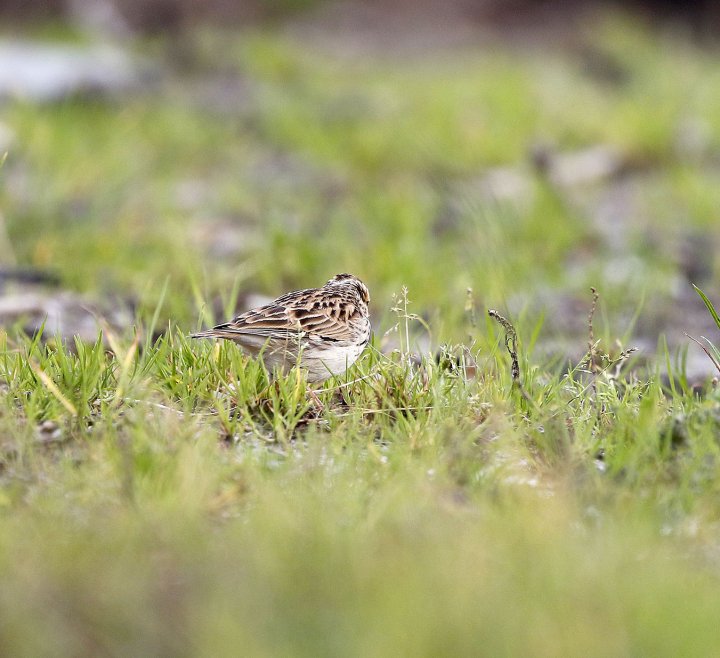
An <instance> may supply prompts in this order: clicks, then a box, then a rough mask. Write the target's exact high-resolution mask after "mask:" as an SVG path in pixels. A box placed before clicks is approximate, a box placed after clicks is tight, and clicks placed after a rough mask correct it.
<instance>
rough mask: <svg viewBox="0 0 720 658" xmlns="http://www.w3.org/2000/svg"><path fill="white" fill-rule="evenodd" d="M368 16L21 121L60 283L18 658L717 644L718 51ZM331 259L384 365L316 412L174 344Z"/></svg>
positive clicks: (23, 479) (604, 34) (334, 19)
mask: <svg viewBox="0 0 720 658" xmlns="http://www.w3.org/2000/svg"><path fill="white" fill-rule="evenodd" d="M347 20H348V19H347V16H345V15H342V16H338V15H337V14H333V13H332V12H328V11H323V12H320V13H318V14H315V15H313V16H312V17H307V16H305V17H299V18H297V19H295V20H293V22H292V24H290V25H284V24H282V25H277V26H275V27H272V28H266V29H255V30H253V31H251V32H247V33H243V34H223V33H220V32H218V31H209V30H199V31H197V32H195V33H192V34H189V35H187V36H186V37H183V38H182V39H180V40H177V41H175V42H173V43H168V42H165V41H162V40H160V41H151V42H143V43H138V44H134V45H133V52H135V54H136V55H138V56H140V57H141V58H142V61H143V64H142V67H141V68H143V70H144V71H145V74H144V75H143V76H141V80H140V81H139V82H138V83H137V84H136V85H135V86H134V87H133V88H132V89H124V90H123V91H122V92H121V93H117V92H116V93H115V94H111V95H110V97H104V96H102V95H100V96H98V95H91V98H88V97H87V94H80V95H79V96H77V97H74V98H69V99H65V100H62V101H56V102H52V103H49V104H48V103H35V102H32V101H30V100H25V101H18V100H15V101H13V102H9V103H6V104H5V105H4V106H3V114H2V117H3V119H2V121H3V124H2V125H3V131H4V132H3V131H0V132H2V134H0V137H1V138H2V139H4V140H5V141H6V143H7V150H8V157H7V160H6V162H5V164H4V166H3V169H2V170H1V173H0V175H1V176H2V178H1V181H2V185H0V208H1V209H2V214H3V218H4V226H3V228H4V234H0V238H1V239H0V252H2V258H3V262H4V263H6V264H12V263H15V264H17V265H20V266H23V267H26V268H33V270H37V271H42V272H46V271H51V272H53V273H55V274H56V275H57V277H58V278H59V281H60V283H59V288H60V290H59V291H58V289H57V288H52V287H48V286H47V285H44V286H37V284H28V283H24V284H18V283H17V282H13V281H9V282H6V283H5V284H4V285H5V288H4V297H3V298H0V300H5V301H6V302H7V299H8V298H9V299H10V300H11V302H12V303H10V302H7V304H6V306H5V307H2V308H1V309H0V310H4V312H6V317H7V318H9V319H8V320H6V322H5V324H6V329H7V333H6V335H4V336H3V339H2V340H3V350H2V353H1V354H0V373H1V374H2V378H3V382H4V384H3V391H2V398H1V400H2V402H1V405H2V406H1V407H0V409H1V413H0V429H1V430H2V431H1V432H0V573H1V574H2V583H3V585H2V587H0V612H1V614H0V653H2V654H3V655H34V656H37V655H47V656H60V655H68V656H78V655H88V656H90V655H92V656H98V655H113V656H115V655H118V656H119V655H173V656H176V655H198V656H200V655H202V656H207V655H238V653H239V652H240V653H242V654H243V655H268V656H270V655H307V656H318V655H333V656H336V655H428V656H430V655H432V656H435V655H478V654H479V653H480V654H485V655H532V656H558V655H568V656H577V655H586V656H595V655H597V656H606V655H614V656H621V655H627V656H635V655H653V656H663V655H667V656H678V655H708V656H710V655H715V654H716V652H717V646H718V639H720V637H719V636H720V631H718V628H717V623H716V620H717V618H718V614H720V596H719V595H718V591H719V586H720V506H719V505H718V493H719V491H718V488H719V487H720V484H718V483H720V444H719V443H718V432H719V431H720V394H718V393H717V392H716V390H715V389H714V388H713V387H712V385H711V384H710V383H709V382H708V379H709V377H711V376H712V375H713V374H715V372H714V369H713V366H712V363H711V362H710V360H709V359H707V358H706V356H705V355H704V354H703V353H702V351H701V350H700V348H698V347H697V346H695V345H692V344H691V343H689V341H688V339H687V338H686V337H685V336H684V333H683V332H688V333H690V334H693V335H697V336H699V335H700V334H704V335H706V336H708V337H709V338H710V339H711V340H712V339H713V337H714V336H717V328H716V327H715V325H714V323H713V321H712V319H711V317H710V315H709V314H708V313H707V312H706V310H705V307H704V306H703V303H702V301H701V300H700V298H699V297H698V296H697V294H696V293H695V291H694V290H693V289H692V287H691V285H690V283H691V282H694V283H696V284H698V285H700V287H702V288H703V289H704V290H705V291H706V292H707V293H708V294H709V295H710V297H713V292H714V290H716V284H717V281H718V278H717V258H716V252H717V249H716V243H717V228H716V227H717V217H716V214H717V208H718V201H720V198H719V196H720V192H719V190H720V185H719V184H718V182H719V181H718V178H719V176H720V170H719V169H718V162H719V160H718V153H719V152H720V151H719V150H718V148H719V146H720V77H719V75H718V70H717V66H716V61H717V58H716V53H715V52H713V51H711V50H708V49H707V48H706V49H700V48H697V47H695V46H693V45H692V44H691V43H689V42H688V41H686V40H685V38H684V37H683V35H682V34H677V33H675V32H672V31H668V32H662V31H657V30H654V31H653V30H650V29H646V28H644V27H642V26H641V25H639V24H638V23H637V22H634V21H632V20H629V19H627V18H626V17H619V16H614V15H600V16H593V17H586V18H585V19H583V20H580V19H579V20H580V22H579V23H578V25H577V29H576V31H575V32H573V34H572V35H571V36H570V37H568V36H567V35H565V38H564V39H563V40H562V41H561V42H559V41H558V39H556V38H554V37H553V39H551V40H548V39H543V38H541V37H537V38H534V39H533V38H529V37H528V35H527V33H525V32H523V31H522V30H520V31H511V32H507V33H497V32H487V31H483V30H481V29H480V28H478V27H477V26H475V27H474V28H472V29H470V28H468V27H467V26H466V25H464V24H463V25H455V26H453V25H443V26H442V31H441V32H439V31H437V30H436V31H433V29H432V24H431V25H427V24H424V25H422V26H417V25H416V26H415V27H414V29H413V30H408V31H407V32H406V33H404V36H398V37H397V38H390V37H389V36H388V34H387V32H386V31H383V30H382V29H380V27H384V28H385V30H387V29H390V28H392V26H393V25H396V23H397V22H398V21H397V19H393V20H392V21H391V20H389V19H388V22H387V23H386V24H384V26H383V25H381V26H378V25H374V24H373V23H372V20H370V19H369V18H368V19H367V20H365V19H363V21H364V22H363V25H365V26H366V31H365V32H364V33H363V32H362V31H358V30H357V29H354V28H357V24H355V25H353V24H352V22H351V24H350V26H349V27H348V25H347V24H346V23H347ZM356 20H358V19H356ZM393 21H395V22H393ZM388 26H389V27H388ZM435 27H437V25H436V26H435ZM49 32H52V34H53V36H55V37H57V36H62V37H63V38H65V39H67V38H70V40H71V41H72V42H73V43H75V44H77V43H80V44H82V43H83V42H84V41H85V39H86V37H84V36H79V35H77V34H70V35H68V34H67V33H66V32H64V31H63V30H62V29H60V30H58V29H53V30H47V31H46V32H45V34H47V33H49ZM358 35H360V36H358ZM408 35H410V36H408ZM418 39H420V41H421V43H418ZM423 39H427V42H425V41H423ZM342 271H350V272H353V273H355V274H357V275H358V276H360V277H361V278H362V279H363V280H364V281H365V282H366V283H367V284H368V285H369V287H370V290H371V293H372V295H373V316H374V317H373V321H374V326H375V331H376V332H375V340H374V348H373V349H372V350H369V351H368V353H367V354H366V356H365V357H364V358H363V359H362V361H361V363H360V364H359V365H358V366H357V367H356V368H354V369H353V370H351V371H350V372H349V373H348V374H347V376H346V377H345V378H342V379H338V380H333V381H331V382H328V383H327V384H326V385H325V388H324V389H323V390H322V391H321V392H320V398H321V399H322V400H323V402H324V405H325V406H324V409H323V410H322V411H318V410H317V409H316V408H315V407H314V406H313V405H312V404H311V403H310V402H309V400H308V397H307V395H306V389H307V386H306V384H305V382H304V381H303V379H302V376H301V374H300V373H292V374H291V375H290V376H289V377H287V378H284V379H281V380H279V381H278V382H276V383H271V382H269V381H268V379H267V375H266V373H264V371H263V370H262V368H261V367H260V366H259V365H258V364H257V363H253V362H247V361H246V360H245V359H244V357H242V356H241V355H240V354H239V353H238V352H237V351H236V350H235V349H233V347H232V346H228V345H224V344H223V345H217V346H216V345H213V344H210V343H209V342H193V343H191V342H190V341H189V340H188V339H187V338H185V336H186V335H187V334H188V333H189V332H190V331H192V330H194V329H196V328H197V327H199V326H207V325H208V324H210V323H212V322H213V321H214V320H216V319H224V318H225V317H227V316H229V315H230V314H231V313H232V312H233V311H234V310H235V309H237V308H243V307H244V306H246V305H247V304H251V303H253V300H257V299H258V295H271V296H274V295H277V294H279V293H281V292H284V291H286V290H288V289H292V288H296V287H303V286H313V285H319V284H321V283H322V282H324V281H325V280H326V279H327V278H329V277H330V276H331V275H332V274H334V273H336V272H342ZM403 286H406V287H407V290H408V292H407V294H406V295H405V296H404V295H403V293H402V287H403ZM590 286H594V287H595V288H596V289H597V290H598V291H599V293H600V301H599V306H598V308H597V311H596V313H595V316H594V319H593V322H592V329H593V332H594V340H596V341H600V342H599V344H598V345H597V347H594V348H593V350H592V351H593V359H592V360H589V359H587V358H586V354H587V352H588V344H589V342H591V343H593V339H591V338H590V336H589V331H590V328H589V326H588V313H589V311H590V307H591V303H592V296H591V294H590V291H589V288H590ZM468 289H471V292H468ZM32 295H34V296H35V297H32ZM716 297H720V295H716ZM19 299H23V300H25V303H28V302H27V300H28V299H32V300H33V304H31V305H30V306H32V308H31V309H30V310H28V308H26V309H25V310H24V311H22V309H21V311H18V310H17V305H18V304H19V302H18V300H19ZM13 304H14V305H13ZM488 307H493V308H497V309H498V310H500V312H502V313H503V314H505V315H507V316H508V317H510V318H511V319H512V321H513V323H514V325H515V326H516V327H517V330H518V332H519V336H520V371H521V372H520V375H521V381H522V386H523V389H524V394H523V393H522V392H520V391H519V390H518V389H517V388H513V386H512V383H511V378H510V360H509V357H508V354H507V352H506V351H505V346H504V341H503V332H502V330H501V328H500V326H499V325H496V324H495V323H493V322H492V321H491V320H489V319H488V318H486V310H487V308H488ZM48 308H51V309H53V312H52V313H50V312H48V311H47V309H48ZM38 309H39V310H38ZM88 309H90V310H91V311H92V313H89V311H88ZM93 314H95V316H99V317H102V318H104V319H103V320H102V324H103V332H102V336H101V337H99V338H98V337H97V333H96V330H95V325H94V320H92V322H91V329H90V330H89V332H90V338H91V340H85V341H78V342H77V343H74V342H73V341H72V340H69V339H68V335H71V334H73V333H87V331H88V329H87V322H88V317H90V318H91V319H93V318H94V316H93ZM44 315H49V316H51V317H49V318H48V323H50V322H51V320H52V330H51V331H47V332H46V335H45V339H46V340H44V341H41V340H39V338H36V339H35V340H32V339H29V338H27V337H25V334H24V333H23V331H22V330H23V328H28V327H34V326H36V325H37V323H38V322H41V321H42V317H44ZM86 338H87V336H86ZM93 339H95V340H94V341H93ZM666 343H667V345H668V347H665V345H666ZM593 344H594V343H593ZM688 345H692V348H691V349H688ZM630 347H639V348H640V349H639V351H638V352H634V353H632V354H630V355H629V358H625V356H626V355H625V354H623V352H622V351H623V350H625V349H628V348H630ZM688 370H689V371H690V372H688ZM688 376H689V377H690V380H688ZM696 381H697V382H698V383H699V387H698V388H697V389H695V391H693V390H692V389H691V384H693V383H695V382H696Z"/></svg>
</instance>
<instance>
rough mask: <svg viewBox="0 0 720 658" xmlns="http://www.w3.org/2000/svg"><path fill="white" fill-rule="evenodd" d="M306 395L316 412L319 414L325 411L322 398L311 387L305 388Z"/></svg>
mask: <svg viewBox="0 0 720 658" xmlns="http://www.w3.org/2000/svg"><path fill="white" fill-rule="evenodd" d="M307 396H308V398H309V399H310V402H312V404H313V406H314V407H315V411H316V412H317V413H318V414H321V413H322V412H323V411H325V405H324V404H323V403H322V400H320V398H319V397H318V394H317V393H316V392H315V391H314V390H313V389H311V388H308V389H307Z"/></svg>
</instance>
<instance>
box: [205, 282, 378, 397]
mask: <svg viewBox="0 0 720 658" xmlns="http://www.w3.org/2000/svg"><path fill="white" fill-rule="evenodd" d="M369 302H370V293H369V291H368V289H367V286H366V285H365V284H364V283H363V282H362V281H360V279H358V278H357V277H355V276H353V275H352V274H336V275H335V276H334V277H333V278H332V279H330V280H329V281H328V282H327V283H326V284H325V285H324V286H322V288H308V289H305V290H296V291H294V292H289V293H287V294H285V295H282V296H280V297H278V298H277V299H276V300H274V301H272V302H270V303H269V304H265V305H264V306H259V307H258V308H254V309H251V310H249V311H247V312H245V313H243V314H241V315H238V316H237V317H236V318H235V319H234V320H231V321H230V322H226V323H224V324H219V325H218V326H217V327H214V328H213V329H208V330H207V331H201V332H199V333H196V334H191V338H226V339H228V340H232V341H234V342H236V343H238V344H239V345H240V347H242V348H243V350H245V352H247V353H248V354H250V355H251V356H253V357H258V358H260V359H261V360H262V361H263V363H264V364H265V367H266V368H268V369H269V370H270V371H273V370H275V369H276V368H278V369H281V370H282V371H283V372H287V371H288V370H290V368H292V367H293V366H295V365H298V366H300V367H301V368H304V369H305V370H307V373H308V382H312V383H317V382H323V381H325V380H326V379H328V378H329V377H331V376H332V375H342V374H343V373H344V372H345V371H346V370H347V369H348V368H349V367H350V366H351V365H352V364H353V363H355V361H356V360H357V358H358V357H359V356H360V354H361V353H362V351H363V350H364V349H365V347H366V346H367V344H368V343H369V342H370V314H369V312H368V303H369Z"/></svg>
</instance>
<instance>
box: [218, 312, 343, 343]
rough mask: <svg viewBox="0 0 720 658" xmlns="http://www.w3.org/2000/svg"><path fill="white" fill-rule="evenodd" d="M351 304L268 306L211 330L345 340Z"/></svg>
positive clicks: (269, 335)
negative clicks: (313, 336)
mask: <svg viewBox="0 0 720 658" xmlns="http://www.w3.org/2000/svg"><path fill="white" fill-rule="evenodd" d="M355 310H356V309H355V307H354V306H353V305H352V304H350V305H349V307H348V305H347V304H345V305H337V306H326V307H321V306H318V305H307V304H306V305H303V306H298V307H293V306H280V305H277V304H269V305H268V306H263V307H261V308H259V309H255V310H253V311H248V312H247V313H243V314H242V315H239V316H238V317H237V318H235V319H234V320H233V321H232V322H227V323H225V324H221V325H218V326H217V327H215V328H214V329H213V331H217V332H218V333H224V334H226V335H227V334H237V335H242V334H246V335H247V334H252V335H256V336H266V337H268V338H271V337H278V338H291V337H294V336H298V335H305V334H311V335H316V336H321V337H322V338H324V339H326V340H347V339H348V338H349V336H348V328H347V323H346V321H345V320H344V318H349V317H351V316H352V315H353V314H354V313H355Z"/></svg>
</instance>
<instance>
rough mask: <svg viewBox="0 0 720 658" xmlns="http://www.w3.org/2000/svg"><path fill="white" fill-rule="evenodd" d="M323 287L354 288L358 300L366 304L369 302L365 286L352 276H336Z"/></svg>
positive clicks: (368, 294)
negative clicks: (358, 296) (358, 297)
mask: <svg viewBox="0 0 720 658" xmlns="http://www.w3.org/2000/svg"><path fill="white" fill-rule="evenodd" d="M325 286H328V287H329V286H354V287H355V288H356V290H357V293H358V295H360V299H362V300H363V301H364V302H365V303H366V304H368V303H369V302H370V291H369V290H368V289H367V286H366V285H365V284H364V283H363V282H362V281H360V279H358V278H357V277H356V276H354V275H353V274H336V275H335V276H334V277H333V278H332V279H330V281H328V282H327V283H326V284H325Z"/></svg>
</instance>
